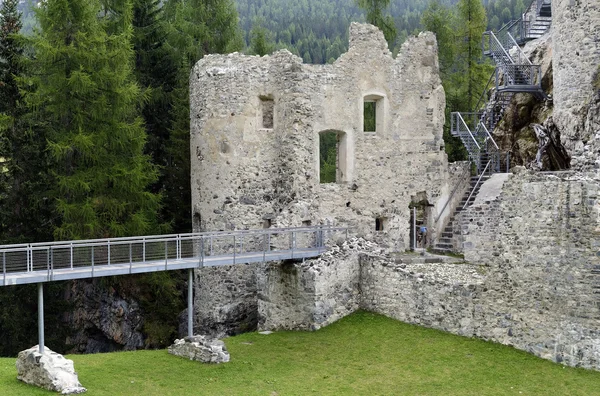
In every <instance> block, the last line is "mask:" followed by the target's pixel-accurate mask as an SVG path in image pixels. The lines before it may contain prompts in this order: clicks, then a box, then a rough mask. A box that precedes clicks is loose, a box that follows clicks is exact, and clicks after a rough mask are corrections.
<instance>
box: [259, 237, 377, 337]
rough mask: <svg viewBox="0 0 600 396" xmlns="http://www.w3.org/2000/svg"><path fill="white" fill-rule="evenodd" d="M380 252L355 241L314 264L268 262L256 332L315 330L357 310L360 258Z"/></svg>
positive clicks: (262, 278)
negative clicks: (373, 252) (360, 256)
mask: <svg viewBox="0 0 600 396" xmlns="http://www.w3.org/2000/svg"><path fill="white" fill-rule="evenodd" d="M376 247H377V246H376V245H375V244H373V243H370V242H368V241H366V240H364V239H362V238H353V239H351V240H348V241H344V242H343V243H342V244H340V245H339V246H338V245H334V246H333V247H332V249H331V250H329V251H328V252H326V253H324V254H323V255H321V257H319V258H317V259H314V260H306V261H303V262H286V263H283V264H279V263H268V264H267V265H266V266H265V267H264V268H263V269H262V270H261V271H260V272H259V275H258V290H259V292H258V294H259V296H258V297H259V298H258V311H259V325H258V328H259V329H262V330H281V329H286V330H292V329H293V330H298V329H300V330H317V329H319V328H321V327H324V326H327V325H329V324H331V323H333V322H335V321H336V320H338V319H341V318H343V317H344V316H346V315H349V314H351V313H352V312H354V311H356V310H357V309H358V306H359V302H360V286H359V283H360V271H359V255H360V254H361V253H364V252H365V251H367V250H373V249H374V248H376Z"/></svg>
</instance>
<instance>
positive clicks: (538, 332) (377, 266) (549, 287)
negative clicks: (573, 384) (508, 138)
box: [361, 172, 600, 369]
mask: <svg viewBox="0 0 600 396" xmlns="http://www.w3.org/2000/svg"><path fill="white" fill-rule="evenodd" d="M599 181H600V176H599V175H598V174H589V175H585V174H577V173H567V174H561V175H560V177H558V176H555V175H535V174H531V173H527V172H521V173H519V174H518V175H511V176H510V178H508V179H507V180H505V181H504V182H503V186H502V190H501V192H500V193H499V194H498V195H497V196H496V197H495V198H490V199H489V200H488V201H484V202H481V203H480V204H479V205H473V209H471V215H472V214H473V213H478V214H481V216H480V217H479V218H478V220H477V221H476V224H475V225H474V226H473V227H470V228H469V230H468V233H466V234H465V246H466V249H465V257H467V258H470V264H464V265H454V266H451V265H448V264H442V265H440V264H428V265H427V264H425V265H422V266H420V267H418V266H417V267H415V266H414V265H412V266H410V265H409V266H406V265H399V264H395V263H393V261H391V260H389V258H385V257H381V256H380V257H377V256H372V257H369V256H367V257H363V258H362V260H361V289H362V293H363V294H362V300H361V306H362V307H364V308H366V309H370V310H373V311H376V312H380V313H382V314H385V315H388V316H391V317H394V318H396V319H399V320H403V321H406V322H409V323H415V324H420V325H425V326H428V327H434V328H438V329H442V330H445V331H450V332H452V333H456V334H460V335H466V336H476V337H480V338H484V339H489V340H492V341H496V342H500V343H503V344H507V345H513V346H514V347H516V348H519V349H523V350H526V351H528V352H531V353H533V354H535V355H537V356H540V357H543V358H546V359H550V360H553V361H556V362H561V363H565V364H568V365H572V366H582V367H587V368H594V369H600V327H599V325H598V323H600V322H599V319H600V294H599V293H598V290H599V288H600V254H599V249H600V218H599V215H600V195H599V194H600V183H599ZM490 182H491V181H488V182H486V183H490ZM476 206H478V207H476ZM465 215H466V216H469V214H468V213H467V212H465ZM486 216H490V217H492V218H494V219H495V220H493V221H494V223H495V226H494V227H495V232H488V231H489V227H487V226H486V225H485V217H486ZM478 223H479V224H478ZM477 228H478V229H477Z"/></svg>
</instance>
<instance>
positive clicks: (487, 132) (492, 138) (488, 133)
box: [479, 122, 500, 150]
mask: <svg viewBox="0 0 600 396" xmlns="http://www.w3.org/2000/svg"><path fill="white" fill-rule="evenodd" d="M479 125H481V126H482V127H483V130H484V131H485V133H486V134H487V139H489V140H491V141H492V143H494V147H496V150H500V147H498V145H497V144H496V141H495V140H494V137H493V136H492V134H491V133H490V131H489V130H488V129H487V127H486V126H485V124H484V123H483V122H479Z"/></svg>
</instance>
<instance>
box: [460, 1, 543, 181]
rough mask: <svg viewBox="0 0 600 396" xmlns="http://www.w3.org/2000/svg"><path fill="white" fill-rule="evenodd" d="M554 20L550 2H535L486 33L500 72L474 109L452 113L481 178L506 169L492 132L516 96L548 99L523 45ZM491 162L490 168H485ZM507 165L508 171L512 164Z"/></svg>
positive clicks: (486, 50) (488, 52)
mask: <svg viewBox="0 0 600 396" xmlns="http://www.w3.org/2000/svg"><path fill="white" fill-rule="evenodd" d="M550 17H551V10H550V0H534V1H533V2H532V3H531V4H530V6H529V8H528V9H527V12H525V13H524V14H523V16H522V18H521V19H520V20H518V21H513V22H510V23H508V24H506V25H504V26H503V27H502V28H501V29H500V30H499V31H498V32H496V33H494V32H492V31H488V32H485V33H484V34H483V40H482V49H483V53H484V55H486V56H489V57H490V58H492V59H493V61H494V63H495V64H496V69H495V70H494V72H493V73H492V75H491V76H490V79H489V80H488V84H487V86H486V88H485V90H484V91H483V93H482V95H481V97H480V99H479V102H478V103H477V105H476V106H475V108H474V110H473V111H472V112H468V113H464V112H453V113H452V118H451V121H452V122H451V129H450V132H451V134H452V135H453V136H457V137H459V138H460V139H461V141H462V142H463V144H464V145H465V147H466V149H467V152H468V153H469V159H470V160H471V161H472V162H473V163H474V164H475V167H476V170H477V174H478V175H479V174H482V173H483V172H484V169H487V171H488V172H490V173H498V172H501V171H502V170H503V169H502V168H503V166H502V165H503V163H504V161H503V157H504V155H502V153H501V152H500V149H499V148H498V145H497V144H496V142H495V141H494V138H493V137H492V135H491V133H490V131H493V130H494V128H495V127H496V125H497V123H498V122H499V121H500V119H501V118H502V116H503V114H504V110H505V109H506V107H507V106H508V104H509V103H510V101H511V99H512V97H513V95H514V94H515V93H518V92H528V93H531V94H533V95H534V96H535V97H536V98H538V99H546V98H547V96H546V94H545V93H544V91H543V90H542V73H541V66H540V65H533V64H532V63H531V61H530V60H529V59H528V58H527V56H525V54H524V53H523V51H522V50H521V47H520V46H519V42H520V43H523V42H525V41H526V40H530V39H533V38H536V37H539V36H540V35H541V34H543V33H544V32H545V31H546V30H547V29H548V27H549V20H550V19H548V18H550ZM514 34H516V35H517V38H515V36H514ZM505 155H506V156H508V155H509V154H508V153H506V154H505ZM488 162H490V166H488V167H485V165H486V164H487V163H488ZM506 163H507V165H506V168H508V161H506ZM506 171H508V169H506Z"/></svg>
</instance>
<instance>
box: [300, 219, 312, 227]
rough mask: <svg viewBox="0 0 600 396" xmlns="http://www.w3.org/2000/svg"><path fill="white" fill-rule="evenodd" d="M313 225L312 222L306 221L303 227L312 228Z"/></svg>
mask: <svg viewBox="0 0 600 396" xmlns="http://www.w3.org/2000/svg"><path fill="white" fill-rule="evenodd" d="M311 225H312V221H310V220H304V221H303V222H302V227H310V226H311Z"/></svg>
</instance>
